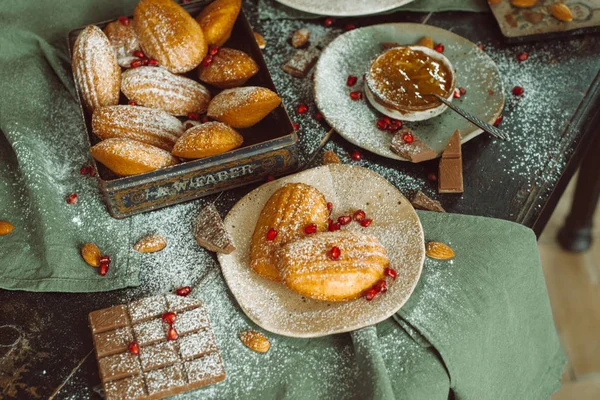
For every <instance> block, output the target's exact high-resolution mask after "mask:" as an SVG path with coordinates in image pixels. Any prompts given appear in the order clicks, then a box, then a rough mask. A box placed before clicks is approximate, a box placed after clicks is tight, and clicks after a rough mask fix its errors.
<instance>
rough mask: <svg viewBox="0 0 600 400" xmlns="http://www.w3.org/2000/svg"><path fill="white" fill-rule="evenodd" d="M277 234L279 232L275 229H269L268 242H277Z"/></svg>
mask: <svg viewBox="0 0 600 400" xmlns="http://www.w3.org/2000/svg"><path fill="white" fill-rule="evenodd" d="M277 233H278V232H277V231H276V230H275V229H273V228H271V229H269V231H268V232H267V240H269V241H271V240H275V238H276V237H277Z"/></svg>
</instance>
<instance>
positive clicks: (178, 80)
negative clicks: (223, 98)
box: [121, 67, 210, 115]
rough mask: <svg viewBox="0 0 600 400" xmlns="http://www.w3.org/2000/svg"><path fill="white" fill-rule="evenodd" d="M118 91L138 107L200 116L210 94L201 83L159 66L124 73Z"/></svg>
mask: <svg viewBox="0 0 600 400" xmlns="http://www.w3.org/2000/svg"><path fill="white" fill-rule="evenodd" d="M121 90H122V91H123V94H125V96H127V98H128V99H129V100H133V101H135V102H136V103H137V104H138V105H140V106H146V107H152V108H160V109H161V110H165V111H166V112H168V113H169V114H173V115H187V114H189V113H199V114H202V113H203V112H205V111H206V108H207V106H208V102H209V101H210V92H209V91H208V89H207V88H205V87H204V86H203V85H202V84H200V83H198V82H196V81H194V80H192V79H189V78H185V77H183V76H179V75H175V74H172V73H170V72H169V71H167V70H166V69H164V68H160V67H139V68H132V69H129V70H127V71H125V72H124V73H123V78H122V79H121Z"/></svg>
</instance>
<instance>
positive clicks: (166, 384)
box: [146, 364, 187, 396]
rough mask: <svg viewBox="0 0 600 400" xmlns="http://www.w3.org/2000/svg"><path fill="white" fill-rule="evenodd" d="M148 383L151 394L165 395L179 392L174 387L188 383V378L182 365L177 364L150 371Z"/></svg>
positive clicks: (147, 375)
mask: <svg viewBox="0 0 600 400" xmlns="http://www.w3.org/2000/svg"><path fill="white" fill-rule="evenodd" d="M146 384H147V385H148V393H150V395H156V394H159V393H161V394H164V395H165V396H171V395H173V394H175V393H178V392H177V391H175V390H174V389H177V388H181V387H183V386H185V385H187V379H186V377H185V372H184V370H183V368H182V367H181V365H180V364H175V365H171V366H169V367H165V368H162V369H155V370H154V371H150V372H148V373H147V374H146ZM171 391H172V392H171Z"/></svg>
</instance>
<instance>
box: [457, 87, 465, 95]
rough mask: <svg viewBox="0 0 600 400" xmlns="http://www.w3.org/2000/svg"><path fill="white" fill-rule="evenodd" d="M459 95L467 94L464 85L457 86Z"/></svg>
mask: <svg viewBox="0 0 600 400" xmlns="http://www.w3.org/2000/svg"><path fill="white" fill-rule="evenodd" d="M458 90H459V92H460V95H461V96H464V95H465V94H467V89H465V88H464V87H461V88H458Z"/></svg>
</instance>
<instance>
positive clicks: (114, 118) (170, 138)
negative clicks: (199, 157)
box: [92, 106, 184, 151]
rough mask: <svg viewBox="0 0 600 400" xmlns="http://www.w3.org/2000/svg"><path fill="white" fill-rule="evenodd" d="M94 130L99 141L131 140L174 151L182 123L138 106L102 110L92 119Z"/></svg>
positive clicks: (180, 133)
mask: <svg viewBox="0 0 600 400" xmlns="http://www.w3.org/2000/svg"><path fill="white" fill-rule="evenodd" d="M92 131H93V132H94V134H95V135H96V136H98V137H99V138H100V139H109V138H115V137H121V138H128V139H133V140H137V141H138V142H143V143H147V144H151V145H152V146H156V147H160V148H161V149H164V150H167V151H171V149H172V148H173V145H174V144H175V142H176V141H177V138H179V136H181V135H183V132H184V130H183V124H182V123H181V121H179V120H178V119H177V118H175V117H174V116H172V115H170V114H169V113H167V112H165V111H163V110H159V109H156V108H146V107H139V106H110V107H101V108H98V109H97V110H96V111H94V115H93V116H92Z"/></svg>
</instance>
